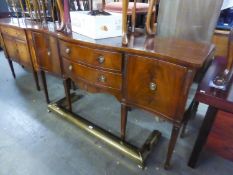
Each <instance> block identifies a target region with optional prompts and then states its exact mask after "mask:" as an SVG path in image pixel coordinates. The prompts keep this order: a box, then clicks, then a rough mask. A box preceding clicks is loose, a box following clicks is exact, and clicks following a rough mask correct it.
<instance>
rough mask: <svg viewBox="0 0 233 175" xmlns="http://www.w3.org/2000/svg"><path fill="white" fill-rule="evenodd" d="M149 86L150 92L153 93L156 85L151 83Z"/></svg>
mask: <svg viewBox="0 0 233 175" xmlns="http://www.w3.org/2000/svg"><path fill="white" fill-rule="evenodd" d="M149 86H150V90H151V91H155V90H156V88H157V85H156V83H153V82H151V83H150V85H149Z"/></svg>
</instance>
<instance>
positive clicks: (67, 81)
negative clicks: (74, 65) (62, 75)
mask: <svg viewBox="0 0 233 175" xmlns="http://www.w3.org/2000/svg"><path fill="white" fill-rule="evenodd" d="M70 81H71V80H70V79H65V80H63V84H64V89H65V94H66V100H67V105H68V110H69V111H70V112H72V103H71V96H70V83H71V82H70Z"/></svg>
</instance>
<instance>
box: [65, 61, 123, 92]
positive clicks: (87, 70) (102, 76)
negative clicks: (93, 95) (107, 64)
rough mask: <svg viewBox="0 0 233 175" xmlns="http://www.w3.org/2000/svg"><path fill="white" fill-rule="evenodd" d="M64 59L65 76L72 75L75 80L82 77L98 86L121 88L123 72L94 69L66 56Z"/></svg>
mask: <svg viewBox="0 0 233 175" xmlns="http://www.w3.org/2000/svg"><path fill="white" fill-rule="evenodd" d="M62 61H63V69H64V74H65V76H68V77H71V78H72V79H74V80H75V79H77V78H78V79H82V80H84V81H86V82H88V83H91V84H93V85H96V86H105V87H108V88H113V89H117V90H120V89H121V84H122V76H121V74H118V73H111V72H106V71H101V70H98V69H94V68H91V67H88V66H85V65H82V64H79V63H74V62H72V61H69V60H67V59H66V58H63V59H62Z"/></svg>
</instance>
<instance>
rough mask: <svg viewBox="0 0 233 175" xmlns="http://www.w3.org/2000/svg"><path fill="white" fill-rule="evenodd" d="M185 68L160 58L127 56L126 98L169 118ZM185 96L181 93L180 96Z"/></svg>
mask: <svg viewBox="0 0 233 175" xmlns="http://www.w3.org/2000/svg"><path fill="white" fill-rule="evenodd" d="M186 73H187V69H186V68H185V67H182V66H179V65H175V64H172V63H168V62H164V61H161V60H156V59H150V58H144V57H139V56H133V55H130V56H128V63H127V73H126V76H127V87H126V91H127V93H126V94H127V96H126V98H127V101H128V102H129V103H130V104H133V105H136V106H139V107H141V108H144V109H146V110H149V111H152V112H154V113H156V114H161V115H163V116H164V117H166V118H168V119H171V120H173V119H174V117H175V116H176V111H177V108H178V105H179V102H180V99H182V96H184V95H183V93H182V91H183V87H182V85H183V83H184V81H185V77H186ZM184 98H185V96H184Z"/></svg>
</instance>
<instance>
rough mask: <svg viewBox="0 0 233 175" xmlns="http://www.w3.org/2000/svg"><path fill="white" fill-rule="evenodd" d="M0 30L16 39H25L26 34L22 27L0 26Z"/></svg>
mask: <svg viewBox="0 0 233 175" xmlns="http://www.w3.org/2000/svg"><path fill="white" fill-rule="evenodd" d="M1 31H2V33H4V34H7V35H10V36H13V37H16V38H18V39H22V40H26V34H25V32H24V30H23V29H16V28H12V27H6V26H4V27H1Z"/></svg>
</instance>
